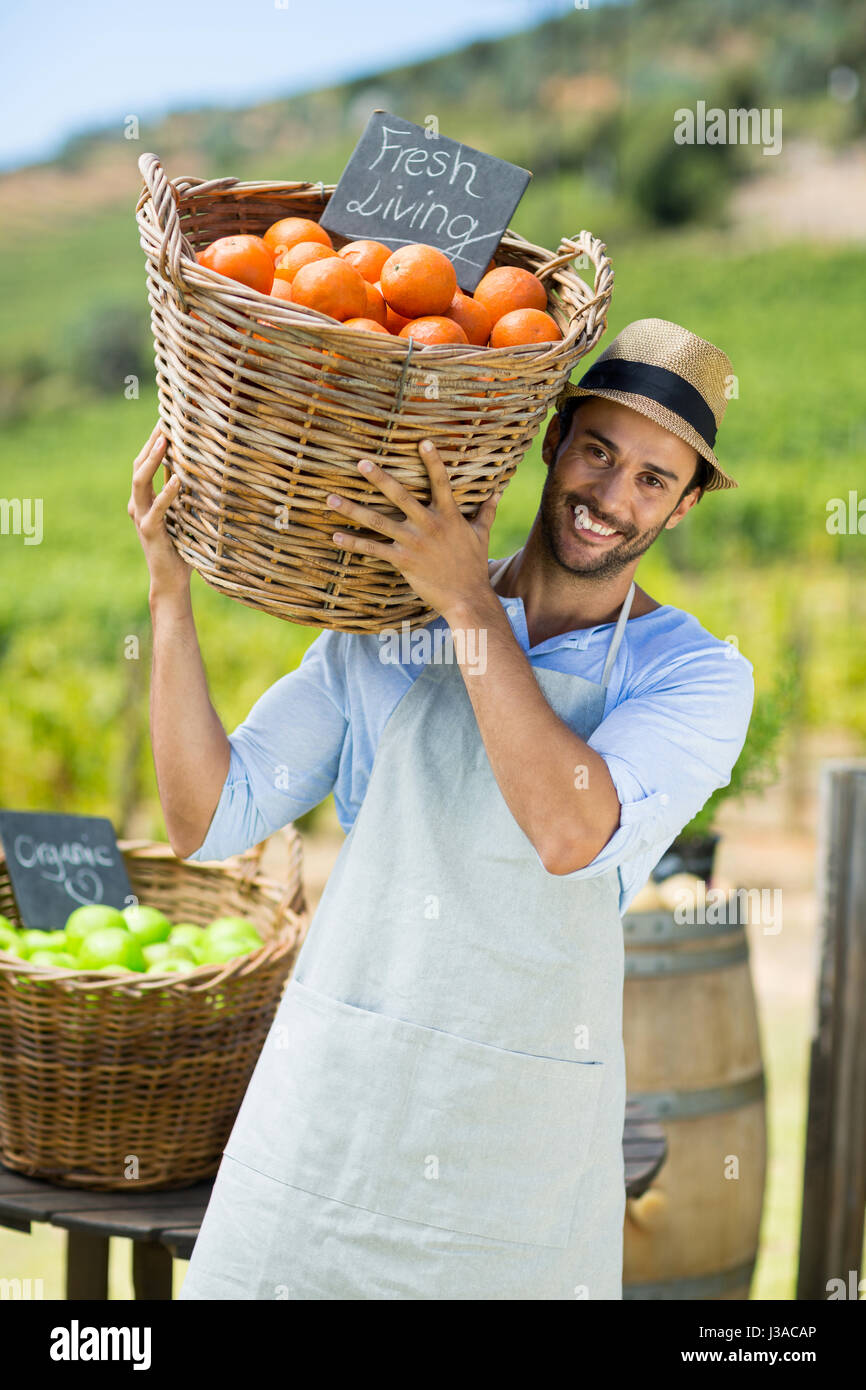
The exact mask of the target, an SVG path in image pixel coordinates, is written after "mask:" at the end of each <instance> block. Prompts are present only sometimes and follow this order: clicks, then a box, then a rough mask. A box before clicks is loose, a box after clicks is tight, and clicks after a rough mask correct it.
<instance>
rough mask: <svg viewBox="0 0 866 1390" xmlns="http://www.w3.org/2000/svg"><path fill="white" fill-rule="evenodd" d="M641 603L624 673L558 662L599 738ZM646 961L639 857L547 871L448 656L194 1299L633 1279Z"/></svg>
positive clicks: (271, 1051)
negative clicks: (632, 1155)
mask: <svg viewBox="0 0 866 1390" xmlns="http://www.w3.org/2000/svg"><path fill="white" fill-rule="evenodd" d="M633 597H634V584H632V586H631V588H630V590H629V593H628V596H627V598H626V601H625V603H624V604H623V607H622V611H621V613H620V616H619V619H618V621H617V623H616V626H615V628H614V630H613V633H612V636H611V642H610V646H609V650H608V654H607V660H606V662H605V669H604V674H603V677H602V681H601V683H600V684H596V683H594V682H592V681H587V680H584V679H583V678H582V677H580V676H574V675H568V674H564V673H563V672H560V671H553V670H548V669H545V668H539V667H534V668H533V669H534V672H535V676H536V678H537V680H538V682H539V685H540V687H541V689H542V691H543V692H544V695H545V697H546V699H547V700H548V702H549V704H550V705H551V706H552V708H553V709H554V710H555V711H556V713H557V714H558V715H559V716H560V717H561V718H562V719H563V720H564V721H565V722H566V723H567V724H568V725H569V726H570V727H571V728H572V729H573V730H574V731H575V732H576V733H577V734H579V735H580V736H581V737H582V738H584V739H586V738H588V737H589V735H590V734H591V733H592V732H593V730H594V729H595V728H596V726H597V725H598V724H599V723H600V721H601V719H602V717H603V714H604V704H605V691H606V686H607V682H608V680H609V677H610V672H611V670H612V667H613V662H614V660H615V657H616V654H617V650H618V648H619V645H620V642H621V640H622V636H623V633H624V631H625V624H626V621H627V619H628V613H629V610H630V607H631V602H632V599H633ZM446 650H447V649H446ZM469 679H473V677H471V676H470V677H469ZM577 780H578V781H579V774H578V775H577ZM582 794H583V793H582V792H581V791H580V790H578V789H577V788H576V790H575V797H579V796H581V795H582ZM623 960H624V956H623V935H622V925H621V920H620V914H619V882H618V874H617V870H616V869H615V868H614V869H611V870H609V871H607V872H605V873H602V874H600V875H598V876H597V877H590V878H584V879H576V880H575V879H571V880H570V879H568V878H563V877H559V876H556V875H553V874H550V873H548V872H547V870H546V869H545V868H544V867H543V865H542V864H541V861H540V859H539V857H538V855H537V854H536V853H535V850H534V849H533V847H532V845H531V843H530V841H529V840H528V838H527V837H526V835H525V834H524V832H523V831H522V830H521V829H520V827H519V826H518V824H517V822H516V821H515V819H514V817H513V816H512V814H511V812H510V810H509V808H508V806H507V804H506V802H505V800H504V798H503V796H502V793H501V791H500V790H499V786H498V783H497V782H496V779H495V777H494V776H493V773H492V770H491V768H490V763H489V761H488V758H487V753H486V750H485V748H484V744H483V741H482V739H481V735H480V733H479V730H478V725H477V722H476V719H475V715H474V712H473V709H472V704H471V701H470V699H469V696H468V693H467V690H466V687H465V684H464V679H463V676H462V674H461V671H460V667H459V666H458V664H457V662H456V661H447V660H446V661H441V662H440V663H439V664H434V663H430V664H428V665H427V666H426V667H425V668H424V670H423V672H422V673H421V674H420V675H419V676H418V677H417V679H416V680H415V681H414V683H413V684H412V685H411V687H410V688H409V689H408V691H407V693H406V694H405V695H404V696H403V697H402V698H401V700H400V701H399V703H398V704H397V706H396V708H395V709H394V711H393V712H392V714H391V716H390V718H389V720H388V722H387V723H386V725H385V728H384V731H383V733H382V736H381V739H380V741H379V744H378V748H377V751H376V757H375V761H374V764H373V768H372V771H371V774H370V781H369V785H368V787H367V791H366V795H365V796H364V799H363V802H362V804H361V808H360V811H359V813H358V816H357V818H356V820H355V822H354V824H353V826H352V828H351V831H350V833H349V835H348V836H347V838H346V840H345V842H344V844H343V846H342V848H341V851H340V854H339V857H338V859H337V862H336V864H335V866H334V869H333V871H332V873H331V875H330V878H329V880H328V883H327V886H326V888H325V892H324V894H323V897H322V899H321V902H320V904H319V908H318V911H317V912H316V915H315V918H314V920H313V923H312V924H311V927H310V931H309V933H308V936H307V939H306V941H305V943H304V945H303V947H302V950H301V952H300V955H299V957H298V961H297V964H296V968H295V973H294V976H293V978H292V979H291V980H290V981H289V983H288V985H287V988H286V992H285V994H284V996H283V999H282V1001H281V1003H280V1006H279V1009H278V1012H277V1015H276V1017H275V1019H274V1022H273V1025H272V1027H271V1030H270V1033H269V1035H268V1038H267V1040H266V1043H265V1046H264V1048H263V1050H262V1053H261V1056H260V1058H259V1060H258V1063H257V1065H256V1068H255V1072H254V1073H253V1076H252V1079H251V1082H250V1085H249V1089H248V1091H247V1093H246V1095H245V1097H244V1101H243V1104H242V1106H241V1109H240V1112H239V1114H238V1116H237V1119H236V1122H235V1125H234V1128H233V1130H232V1133H231V1136H230V1138H229V1141H228V1143H227V1145H226V1148H225V1155H224V1158H223V1160H222V1163H221V1165H220V1169H219V1173H218V1175H217V1179H216V1182H215V1184H214V1190H213V1195H212V1198H211V1202H210V1204H209V1206H208V1209H207V1212H206V1215H205V1219H204V1223H203V1225H202V1230H201V1233H200V1235H199V1238H198V1241H197V1243H196V1246H195V1250H194V1252H193V1256H192V1261H191V1264H190V1269H189V1272H188V1275H187V1279H186V1282H185V1284H184V1286H183V1290H182V1293H181V1298H184V1299H186V1298H202V1299H207V1298H227V1299H272V1298H273V1299H280V1298H288V1299H308V1300H309V1299H376V1300H379V1299H419V1300H424V1299H431V1300H432V1299H445V1300H448V1299H475V1300H487V1299H514V1300H519V1299H582V1298H589V1299H621V1298H622V1283H621V1276H622V1233H623V1218H624V1213H625V1185H624V1169H623V1155H622V1133H623V1122H624V1115H625V1094H626V1078H625V1055H624V1049H623V1043H622V991H623Z"/></svg>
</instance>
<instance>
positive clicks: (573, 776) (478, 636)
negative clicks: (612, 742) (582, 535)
mask: <svg viewBox="0 0 866 1390" xmlns="http://www.w3.org/2000/svg"><path fill="white" fill-rule="evenodd" d="M445 616H446V618H447V621H448V624H449V626H450V628H451V630H452V633H453V634H454V646H455V654H456V655H457V657H458V659H459V660H460V665H461V669H462V671H463V676H464V681H465V684H466V689H467V691H468V693H469V697H470V699H471V701H472V706H473V709H474V711H475V718H476V720H477V722H478V728H479V731H480V733H481V737H482V739H483V740H484V746H485V748H486V750H487V756H488V758H489V760H490V766H491V768H492V771H493V774H494V776H495V778H496V781H497V783H498V784H499V788H500V790H501V792H502V795H503V796H504V797H505V800H506V802H507V803H508V807H509V809H510V811H511V813H512V815H513V816H514V818H515V820H516V821H517V823H518V825H519V826H520V827H521V829H522V830H523V832H524V833H525V834H526V835H527V836H528V838H529V839H530V840H531V841H532V843H533V845H534V846H535V849H536V850H537V852H538V854H539V855H540V857H541V859H542V861H543V862H544V865H545V867H546V868H547V869H548V870H549V871H550V872H551V873H555V874H564V873H571V872H573V871H574V870H575V869H580V868H583V867H584V866H585V865H586V864H589V863H590V862H591V861H592V860H593V859H594V858H595V856H596V855H597V854H598V853H599V851H600V850H602V849H603V848H604V846H605V845H606V844H607V842H608V840H609V839H610V838H611V836H612V835H613V833H614V831H615V830H616V828H617V826H618V825H619V817H620V804H619V798H618V796H617V793H616V788H615V787H614V784H613V781H612V779H611V776H610V773H609V772H608V770H607V765H606V763H605V761H604V759H603V758H602V757H601V756H600V755H599V754H598V753H596V752H595V751H594V750H593V749H592V748H590V747H589V745H588V744H587V743H585V742H584V740H583V739H582V738H580V737H579V736H578V735H577V734H575V733H574V732H573V730H571V729H570V728H569V727H568V725H567V724H566V723H564V721H563V720H561V719H560V718H559V716H558V715H557V714H556V713H555V712H554V711H553V710H552V709H551V707H550V705H549V704H548V703H547V700H546V699H545V698H544V694H543V692H542V690H541V688H540V686H539V684H538V681H537V680H536V678H535V675H534V672H533V670H532V666H531V665H530V663H529V661H528V660H527V658H526V656H525V654H524V652H523V651H522V649H521V647H520V645H519V643H518V642H517V641H516V639H515V637H514V633H513V632H512V630H511V625H510V624H509V622H508V618H507V617H506V615H505V613H504V611H503V608H502V605H501V603H500V602H499V599H498V598H497V596H496V594H495V593H494V591H493V590H492V589H491V592H490V597H489V599H488V598H487V597H486V596H484V597H483V598H479V599H478V600H476V601H473V602H472V603H471V604H464V605H463V606H461V607H460V608H459V609H458V610H455V611H453V612H451V613H450V614H446V615H445ZM482 642H483V644H484V645H482ZM479 651H484V654H485V660H484V663H477V660H476V663H475V665H474V666H473V664H472V662H470V661H469V660H468V659H467V657H468V654H469V653H472V654H474V655H475V656H476V658H477V653H478V652H479Z"/></svg>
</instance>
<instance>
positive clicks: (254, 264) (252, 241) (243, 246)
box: [196, 235, 274, 294]
mask: <svg viewBox="0 0 866 1390" xmlns="http://www.w3.org/2000/svg"><path fill="white" fill-rule="evenodd" d="M196 260H197V261H198V263H199V265H203V266H205V267H206V269H208V270H215V271H217V272H218V273H219V274H220V275H228V277H229V279H231V280H237V281H239V282H240V284H242V285H247V286H249V288H250V289H251V290H258V291H259V292H260V293H261V294H268V293H269V291H270V288H271V285H272V284H273V281H274V263H273V260H272V259H271V253H270V251H269V250H268V248H267V246H266V245H265V243H264V242H263V240H262V238H261V237H260V236H240V235H239V236H221V237H217V239H216V241H212V242H211V244H210V246H206V247H205V248H204V250H203V251H199V252H198V254H197V256H196Z"/></svg>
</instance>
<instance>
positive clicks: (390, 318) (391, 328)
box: [371, 284, 412, 333]
mask: <svg viewBox="0 0 866 1390" xmlns="http://www.w3.org/2000/svg"><path fill="white" fill-rule="evenodd" d="M373 288H374V289H376V290H378V291H379V293H380V294H382V286H381V284H378V285H374V286H373ZM382 303H383V304H384V305H385V327H386V328H387V330H388V332H389V333H399V332H400V329H401V328H405V327H406V324H407V323H411V322H412V320H411V319H407V318H404V316H403V315H402V314H398V313H395V311H394V310H393V309H392V308H391V305H390V304H389V303H388V301H387V299H386V298H385V296H384V295H383V294H382ZM371 317H373V318H375V317H376V316H375V314H373V315H371Z"/></svg>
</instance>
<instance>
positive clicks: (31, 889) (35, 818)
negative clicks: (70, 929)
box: [0, 811, 134, 929]
mask: <svg viewBox="0 0 866 1390" xmlns="http://www.w3.org/2000/svg"><path fill="white" fill-rule="evenodd" d="M0 839H2V841H3V850H4V853H5V855H6V866H7V868H8V870H9V877H10V879H11V880H12V892H13V893H14V895H15V902H16V904H17V907H18V913H19V916H20V917H21V921H22V923H23V924H24V926H25V927H50V928H52V929H59V928H60V927H62V926H64V925H65V922H66V919H67V917H68V916H69V914H70V912H74V911H75V909H76V907H82V906H83V905H84V904H85V903H104V904H106V905H107V906H108V907H116V908H124V907H126V906H127V904H128V903H129V902H132V901H134V894H133V891H132V886H131V884H130V882H129V879H128V877H127V873H126V865H125V864H124V862H123V855H122V854H121V852H120V850H119V849H118V847H117V838H116V836H115V833H114V827H113V825H112V824H111V821H110V820H106V819H105V817H104V816H62V815H56V814H54V813H52V812H42V811H0Z"/></svg>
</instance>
